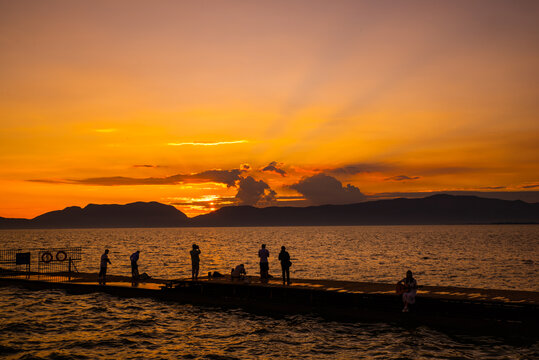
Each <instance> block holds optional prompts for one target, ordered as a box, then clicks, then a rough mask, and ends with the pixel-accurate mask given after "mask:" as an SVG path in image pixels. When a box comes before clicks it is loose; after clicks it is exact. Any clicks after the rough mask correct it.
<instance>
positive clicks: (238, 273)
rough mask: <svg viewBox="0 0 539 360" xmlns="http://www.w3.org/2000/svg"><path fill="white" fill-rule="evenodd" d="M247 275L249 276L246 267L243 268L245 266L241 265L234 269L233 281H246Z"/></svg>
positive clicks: (232, 273)
mask: <svg viewBox="0 0 539 360" xmlns="http://www.w3.org/2000/svg"><path fill="white" fill-rule="evenodd" d="M246 275H247V272H246V271H245V266H243V264H239V265H238V266H236V268H235V269H232V272H231V273H230V276H231V277H232V280H234V279H240V280H241V279H245V276H246Z"/></svg>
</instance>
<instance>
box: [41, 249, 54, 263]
mask: <svg viewBox="0 0 539 360" xmlns="http://www.w3.org/2000/svg"><path fill="white" fill-rule="evenodd" d="M41 261H43V262H44V263H50V262H51V261H52V254H51V253H50V252H48V251H47V252H44V253H43V255H41Z"/></svg>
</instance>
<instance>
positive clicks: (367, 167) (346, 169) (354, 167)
mask: <svg viewBox="0 0 539 360" xmlns="http://www.w3.org/2000/svg"><path fill="white" fill-rule="evenodd" d="M390 168H391V166H389V165H387V164H384V163H360V164H350V165H347V166H342V167H338V168H335V169H328V170H325V172H326V173H330V174H335V175H356V174H362V173H370V172H379V171H385V170H388V169H390Z"/></svg>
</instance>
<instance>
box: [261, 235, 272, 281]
mask: <svg viewBox="0 0 539 360" xmlns="http://www.w3.org/2000/svg"><path fill="white" fill-rule="evenodd" d="M269 255H270V254H269V251H268V249H266V244H262V249H260V250H258V257H259V258H260V280H261V281H262V282H267V281H268V276H269V262H268V257H269Z"/></svg>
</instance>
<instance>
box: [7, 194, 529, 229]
mask: <svg viewBox="0 0 539 360" xmlns="http://www.w3.org/2000/svg"><path fill="white" fill-rule="evenodd" d="M492 223H539V203H533V204H530V203H526V202H523V201H519V200H516V201H508V200H498V199H486V198H480V197H477V196H468V195H459V196H453V195H447V194H439V195H432V196H429V197H426V198H421V199H406V198H399V199H392V200H377V201H368V202H362V203H357V204H348V205H322V206H309V207H290V206H288V207H277V206H273V207H265V208H256V207H252V206H227V207H223V208H221V209H219V210H217V211H214V212H212V213H209V214H205V215H199V216H197V217H195V218H192V219H189V218H188V217H187V216H186V215H185V214H184V213H182V212H181V211H179V210H178V209H176V208H175V207H174V206H171V205H165V204H161V203H158V202H155V201H152V202H134V203H129V204H125V205H117V204H104V205H99V204H88V205H87V206H85V207H84V208H80V207H78V206H70V207H67V208H65V209H63V210H57V211H51V212H48V213H45V214H43V215H40V216H37V217H35V218H34V219H32V220H28V219H6V218H0V228H93V227H179V226H287V225H294V226H301V225H411V224H417V225H431V224H492Z"/></svg>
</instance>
